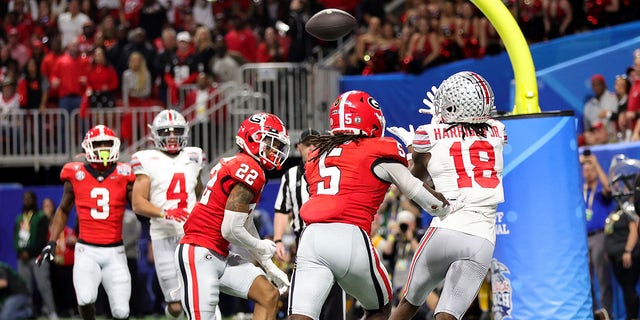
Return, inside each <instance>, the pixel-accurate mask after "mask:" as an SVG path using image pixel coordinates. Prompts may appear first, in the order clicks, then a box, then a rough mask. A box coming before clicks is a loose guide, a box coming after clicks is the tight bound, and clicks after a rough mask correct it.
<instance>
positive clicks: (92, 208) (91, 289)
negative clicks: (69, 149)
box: [36, 125, 135, 319]
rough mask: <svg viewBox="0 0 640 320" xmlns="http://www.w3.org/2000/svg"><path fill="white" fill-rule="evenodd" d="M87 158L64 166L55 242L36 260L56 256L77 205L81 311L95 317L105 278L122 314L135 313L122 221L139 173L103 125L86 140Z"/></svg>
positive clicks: (114, 308) (76, 281) (116, 312)
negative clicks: (131, 309) (125, 160)
mask: <svg viewBox="0 0 640 320" xmlns="http://www.w3.org/2000/svg"><path fill="white" fill-rule="evenodd" d="M82 148H83V149H84V151H85V157H86V162H84V163H82V162H70V163H67V164H65V165H64V167H63V168H62V172H61V173H60V179H61V180H62V181H64V193H63V194H62V200H61V201H60V206H59V207H58V209H57V210H56V213H55V215H54V218H53V222H52V224H51V227H50V235H49V243H48V244H47V246H46V247H45V248H44V249H42V253H41V254H40V256H38V259H37V260H36V262H37V263H38V264H40V263H41V262H42V260H44V259H47V260H49V261H53V259H54V258H55V252H56V242H55V241H56V239H58V236H59V235H60V232H62V230H63V229H64V226H65V225H66V224H67V220H68V219H69V213H70V212H71V209H72V207H73V205H74V202H75V206H76V211H77V213H78V224H79V229H80V235H79V236H78V243H76V248H75V258H74V265H73V286H74V288H75V291H76V296H77V300H78V306H79V311H80V315H81V316H82V318H83V319H94V318H95V308H94V303H95V301H96V297H97V296H98V286H99V285H100V283H102V286H103V287H104V289H105V291H106V292H107V296H108V297H109V305H110V306H111V314H112V315H113V317H114V318H116V319H126V318H127V317H129V297H130V296H131V277H130V275H129V269H128V267H127V257H126V256H125V252H124V246H123V243H122V220H123V217H124V210H125V206H126V204H127V200H128V199H130V195H131V194H130V192H131V187H132V184H133V181H134V180H135V177H134V175H133V172H132V171H131V167H130V166H129V165H128V164H125V163H119V162H117V160H118V157H119V152H118V150H119V148H120V139H118V138H117V137H116V136H115V134H114V133H113V131H112V130H111V129H109V128H108V127H105V126H103V125H98V126H95V127H93V128H92V129H91V130H89V131H88V132H87V134H86V135H85V138H84V140H83V142H82Z"/></svg>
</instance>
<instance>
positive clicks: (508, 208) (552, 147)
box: [492, 112, 593, 320]
mask: <svg viewBox="0 0 640 320" xmlns="http://www.w3.org/2000/svg"><path fill="white" fill-rule="evenodd" d="M502 121H503V122H504V124H505V125H506V130H507V135H508V139H509V144H508V145H507V146H505V150H504V157H505V164H504V173H503V183H504V187H505V202H504V203H503V204H501V205H499V206H498V214H497V219H496V223H497V228H498V231H499V232H498V233H499V234H498V236H497V241H496V249H495V253H494V261H493V265H492V268H493V270H492V287H493V295H494V310H493V311H494V318H496V319H501V318H502V317H505V316H507V315H509V316H511V318H513V319H573V320H578V319H593V318H592V315H591V296H590V294H589V288H590V282H589V268H588V264H587V235H586V221H585V214H584V212H585V207H584V201H583V199H582V193H581V192H582V189H581V188H580V186H581V180H580V170H579V163H578V147H577V141H576V135H575V130H576V128H575V126H576V121H575V117H574V116H573V115H572V112H569V113H566V112H565V113H542V114H537V115H528V116H516V117H509V118H505V119H503V120H502ZM498 313H499V314H500V315H502V317H498V316H499V315H498Z"/></svg>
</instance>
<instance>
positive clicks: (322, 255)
mask: <svg viewBox="0 0 640 320" xmlns="http://www.w3.org/2000/svg"><path fill="white" fill-rule="evenodd" d="M329 113H330V125H331V134H332V135H331V136H317V137H313V138H311V139H310V140H309V142H310V143H311V144H313V145H315V146H316V149H314V150H313V151H311V153H310V154H309V161H307V163H306V165H305V177H306V179H307V183H308V185H309V196H310V197H309V200H308V201H307V202H306V203H305V204H304V205H303V206H302V208H301V210H300V216H301V217H302V219H304V222H305V223H306V224H307V227H306V228H305V230H304V231H303V232H302V235H301V237H300V244H299V249H298V252H297V257H296V269H295V271H294V276H293V279H292V281H291V282H292V284H293V285H292V288H291V293H290V310H289V312H290V315H291V316H290V319H292V320H302V319H314V320H315V319H318V318H319V316H320V311H321V308H322V305H323V302H324V300H325V299H326V298H327V295H328V293H329V291H330V288H331V287H332V286H333V283H334V281H336V282H337V283H338V284H339V285H340V287H342V289H344V291H346V292H347V293H349V294H350V295H351V296H353V297H355V298H356V299H357V300H358V301H359V302H360V303H361V304H362V306H363V307H364V309H365V310H366V315H365V319H387V317H388V316H389V312H390V311H391V304H390V301H391V299H392V289H391V283H390V282H389V276H388V274H387V271H386V270H385V268H384V266H383V264H382V262H381V260H380V258H379V257H378V254H377V253H376V250H375V249H374V248H373V246H372V244H371V241H370V238H369V233H370V230H371V223H372V221H373V217H374V215H375V214H376V212H377V210H378V207H379V206H380V204H381V203H382V201H383V199H384V195H385V193H386V192H387V190H388V189H389V186H390V185H391V184H392V183H393V184H395V185H397V186H398V188H399V189H400V190H401V191H403V192H404V193H405V194H406V195H407V197H408V198H409V199H412V200H414V201H416V203H418V204H419V205H420V206H422V207H423V208H428V209H429V210H430V211H431V212H432V213H435V214H446V213H448V212H449V210H450V209H451V208H450V206H449V205H448V204H449V203H448V202H447V201H446V200H445V199H444V197H443V196H442V195H441V194H438V193H436V192H435V191H434V190H432V189H430V188H428V187H426V186H424V185H423V183H422V181H420V180H418V179H417V178H415V177H413V176H412V175H411V173H410V171H409V169H408V168H407V160H406V152H405V150H404V147H403V146H402V145H400V144H399V143H397V142H396V141H395V140H394V139H392V138H384V137H382V135H383V133H384V129H385V126H384V123H385V121H384V117H383V115H382V111H381V109H380V107H379V105H378V103H377V102H376V101H375V100H374V99H373V97H371V96H370V95H369V94H368V93H366V92H362V91H348V92H346V93H343V94H342V95H340V96H339V97H338V98H337V99H336V101H335V102H334V104H333V106H332V107H331V109H330V110H329Z"/></svg>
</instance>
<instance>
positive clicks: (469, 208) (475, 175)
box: [389, 72, 507, 320]
mask: <svg viewBox="0 0 640 320" xmlns="http://www.w3.org/2000/svg"><path fill="white" fill-rule="evenodd" d="M434 89H435V88H434ZM434 89H432V90H433V91H435V96H434V95H433V94H432V93H431V92H429V93H428V94H427V97H428V99H425V101H424V102H425V104H427V106H429V107H431V108H432V110H427V111H429V112H430V113H432V114H433V119H434V120H432V123H431V124H428V125H423V126H420V127H419V128H418V129H417V130H416V131H415V139H411V136H412V132H411V131H412V130H410V131H406V130H404V129H401V128H389V131H391V132H394V133H395V134H397V135H398V136H399V137H400V138H401V139H402V140H403V141H404V142H405V143H407V144H411V143H412V142H411V140H413V148H414V150H413V161H414V165H413V169H412V173H413V174H414V175H415V176H416V177H418V178H425V177H426V175H427V174H429V175H430V176H431V178H432V180H433V184H434V186H435V189H436V190H438V191H439V192H442V193H443V194H444V195H445V196H447V197H449V196H450V195H452V194H455V195H456V196H459V195H462V196H464V197H465V199H466V200H465V207H464V208H462V209H461V210H459V211H457V212H456V213H454V214H451V215H449V216H446V217H444V218H438V217H436V218H434V219H433V221H432V222H431V225H430V227H429V229H428V230H427V232H426V234H425V235H424V237H423V238H422V241H421V242H420V245H419V247H418V250H417V251H416V252H415V254H414V257H413V260H412V262H411V267H410V273H409V278H408V280H407V284H406V285H405V288H404V291H403V294H404V298H403V299H402V300H401V301H400V304H399V305H398V308H397V309H396V310H395V311H394V312H393V314H392V315H391V318H390V319H392V320H398V319H411V317H412V316H413V314H414V313H415V312H416V311H417V310H418V308H419V306H420V305H421V304H422V302H423V301H425V298H426V297H427V294H429V292H431V291H432V290H433V289H434V288H435V287H436V286H437V285H438V284H439V283H440V282H441V281H442V280H444V286H443V290H442V293H441V294H440V300H439V302H438V305H437V306H436V309H435V317H436V319H437V320H445V319H461V318H462V316H463V315H464V313H465V311H466V310H467V308H468V307H469V305H470V304H471V302H472V301H473V299H474V298H475V296H476V294H477V293H478V290H479V288H480V285H481V284H482V282H483V280H484V278H485V276H486V274H487V270H488V268H489V266H490V263H491V256H492V255H493V249H494V244H495V238H496V232H495V217H496V208H497V205H498V203H501V202H502V201H503V200H504V195H503V188H502V170H503V155H502V149H503V145H504V144H506V143H507V135H506V133H505V130H504V129H505V127H504V125H503V124H502V123H500V122H499V121H497V120H493V119H491V118H490V113H491V110H492V109H493V100H494V96H493V91H492V90H491V87H490V86H489V84H488V83H487V81H486V80H485V79H484V78H482V77H481V76H480V75H478V74H476V73H473V72H460V73H456V74H454V75H452V76H451V77H449V78H447V79H446V80H445V81H444V82H443V83H442V84H441V85H440V87H439V88H438V89H435V90H434ZM423 110H424V109H423ZM421 112H422V111H421Z"/></svg>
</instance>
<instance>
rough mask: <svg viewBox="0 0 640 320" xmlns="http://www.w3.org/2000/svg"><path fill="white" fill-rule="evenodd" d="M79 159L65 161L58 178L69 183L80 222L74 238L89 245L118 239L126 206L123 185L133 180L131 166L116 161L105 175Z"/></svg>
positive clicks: (105, 243) (110, 242)
mask: <svg viewBox="0 0 640 320" xmlns="http://www.w3.org/2000/svg"><path fill="white" fill-rule="evenodd" d="M87 166H88V165H85V164H84V163H82V162H69V163H67V164H65V165H64V167H63V168H62V172H60V180H62V181H69V182H71V185H72V186H73V194H74V195H75V204H76V211H77V213H78V221H79V224H80V235H79V236H78V238H79V239H80V240H82V241H84V242H87V243H91V244H100V245H107V244H113V243H117V242H119V241H122V219H123V217H124V210H125V207H126V205H127V185H128V184H131V183H133V182H134V181H135V180H136V177H135V175H133V171H132V170H131V167H130V166H129V165H128V164H126V163H117V164H116V166H115V167H113V171H112V172H110V173H109V174H108V175H107V176H105V177H100V176H94V175H93V174H92V173H91V171H93V170H91V169H88V168H87Z"/></svg>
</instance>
